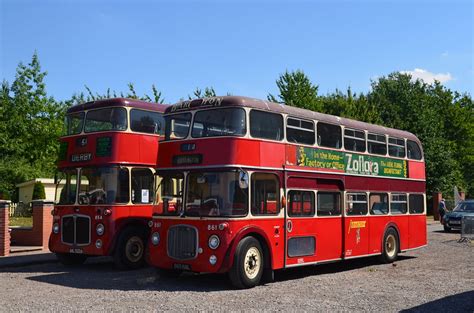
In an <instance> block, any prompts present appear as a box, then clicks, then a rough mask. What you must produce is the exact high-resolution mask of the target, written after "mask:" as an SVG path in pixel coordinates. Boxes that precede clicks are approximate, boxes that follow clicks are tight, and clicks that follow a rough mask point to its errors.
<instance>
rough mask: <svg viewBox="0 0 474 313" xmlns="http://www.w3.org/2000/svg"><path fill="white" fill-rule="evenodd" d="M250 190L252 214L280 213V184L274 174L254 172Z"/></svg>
mask: <svg viewBox="0 0 474 313" xmlns="http://www.w3.org/2000/svg"><path fill="white" fill-rule="evenodd" d="M251 192H252V214H253V215H277V214H278V213H280V184H279V181H278V177H277V176H276V175H275V174H264V173H254V174H253V175H252V190H251Z"/></svg>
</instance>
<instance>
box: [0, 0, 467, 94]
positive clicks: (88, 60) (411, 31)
mask: <svg viewBox="0 0 474 313" xmlns="http://www.w3.org/2000/svg"><path fill="white" fill-rule="evenodd" d="M0 3H1V6H0V12H1V13H0V14H1V15H0V25H1V26H0V27H1V39H0V40H1V41H0V60H1V63H0V73H1V78H2V79H6V80H8V81H10V82H11V81H13V79H14V76H15V69H16V67H17V65H18V63H19V62H21V61H23V62H25V63H27V62H29V61H30V60H31V56H32V54H33V52H34V51H35V50H36V51H37V52H38V54H39V58H40V61H41V64H42V67H43V69H44V70H46V71H47V72H48V76H47V78H46V84H47V88H48V93H49V94H51V95H53V96H54V97H56V98H58V99H68V98H70V97H71V95H72V94H73V93H77V92H81V91H85V89H84V85H87V86H89V87H90V88H91V89H92V90H93V91H96V92H99V93H104V92H105V91H106V89H107V88H111V89H112V90H116V91H123V90H126V89H127V83H128V82H133V83H134V84H135V87H136V90H137V93H138V94H143V93H149V94H151V85H152V84H155V85H156V86H157V88H158V89H159V90H161V91H162V92H163V95H164V97H165V100H166V102H168V103H174V102H176V101H178V100H179V99H180V98H185V97H187V95H188V94H191V93H192V92H193V90H194V89H195V88H196V87H200V88H204V87H206V86H213V87H214V88H215V90H216V91H217V93H218V94H226V93H227V92H229V93H231V94H233V95H244V96H251V97H257V98H265V97H266V96H267V94H268V93H269V92H270V93H274V94H275V93H277V88H276V84H275V80H276V79H277V78H278V76H279V74H281V73H283V72H284V71H285V70H287V69H288V70H296V69H301V70H303V71H304V72H305V73H306V74H307V75H308V76H309V77H310V78H311V80H312V81H313V83H315V84H317V85H319V93H320V94H326V93H328V92H332V91H334V90H335V89H336V88H339V89H346V88H347V87H348V86H351V88H352V89H353V90H354V91H357V92H366V91H368V90H369V88H370V81H371V80H373V79H376V78H377V77H380V76H384V75H387V74H389V73H391V72H393V71H410V72H412V73H414V75H416V76H417V77H421V78H423V79H425V81H427V82H429V81H431V80H432V79H433V78H437V79H438V80H441V81H442V82H444V84H445V85H446V86H447V87H449V88H451V89H453V90H457V91H460V92H469V93H470V94H471V95H474V79H473V77H474V70H473V63H474V61H473V59H474V49H473V45H474V43H473V40H474V39H473V38H474V31H473V29H474V21H473V11H474V8H473V3H474V2H473V1H470V0H466V1H459V0H451V1H449V0H446V1H436V0H435V1H417V0H414V1H408V0H401V1H383V0H382V1H260V0H255V1H151V0H150V1H143V0H141V1H140V0H139V1H100V0H97V1H92V0H83V1H72V0H63V1H53V0H43V1H41V0H32V1H25V0H0Z"/></svg>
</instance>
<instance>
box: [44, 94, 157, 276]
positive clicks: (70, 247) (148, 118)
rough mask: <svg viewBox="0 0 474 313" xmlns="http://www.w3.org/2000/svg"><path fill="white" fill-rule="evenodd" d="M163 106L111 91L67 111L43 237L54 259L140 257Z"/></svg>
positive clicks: (126, 260)
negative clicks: (49, 223)
mask: <svg viewBox="0 0 474 313" xmlns="http://www.w3.org/2000/svg"><path fill="white" fill-rule="evenodd" d="M165 108H166V106H165V105H162V104H156V103H148V102H144V101H139V100H132V99H123V98H116V99H106V100H100V101H93V102H88V103H85V104H80V105H76V106H73V107H71V108H70V109H69V110H68V111H67V114H66V135H65V136H63V137H61V138H60V156H59V163H58V169H59V173H60V174H61V175H62V180H61V182H60V184H59V185H64V187H63V188H62V190H61V192H60V193H59V200H58V201H57V203H56V205H55V207H54V211H53V216H54V217H53V219H54V222H53V229H52V233H51V236H50V239H49V249H50V250H51V251H52V252H55V253H56V254H57V256H58V259H59V260H60V261H61V262H62V263H64V264H80V263H83V262H84V261H85V260H86V258H87V257H89V256H103V255H112V256H113V257H114V260H115V263H116V265H117V266H118V267H119V268H137V267H139V266H141V265H143V264H144V251H145V246H146V240H147V238H148V231H149V227H148V226H147V224H148V222H149V221H150V220H151V214H152V206H153V201H154V194H155V193H154V190H153V186H154V179H155V175H154V174H155V170H154V168H155V167H156V163H157V156H158V141H159V139H160V138H162V136H163V135H164V119H163V112H164V110H165Z"/></svg>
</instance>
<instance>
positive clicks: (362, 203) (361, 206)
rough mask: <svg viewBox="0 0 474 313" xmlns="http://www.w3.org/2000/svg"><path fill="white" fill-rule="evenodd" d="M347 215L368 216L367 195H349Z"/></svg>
mask: <svg viewBox="0 0 474 313" xmlns="http://www.w3.org/2000/svg"><path fill="white" fill-rule="evenodd" d="M346 214H347V215H367V195H366V194H365V193H348V194H347V207H346Z"/></svg>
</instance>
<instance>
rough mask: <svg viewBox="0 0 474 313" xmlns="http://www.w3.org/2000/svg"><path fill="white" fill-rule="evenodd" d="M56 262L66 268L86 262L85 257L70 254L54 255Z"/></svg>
mask: <svg viewBox="0 0 474 313" xmlns="http://www.w3.org/2000/svg"><path fill="white" fill-rule="evenodd" d="M56 258H57V259H58V261H59V262H60V263H61V264H63V265H66V266H72V265H81V264H83V263H84V262H85V261H86V260H87V255H84V254H72V253H56Z"/></svg>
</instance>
